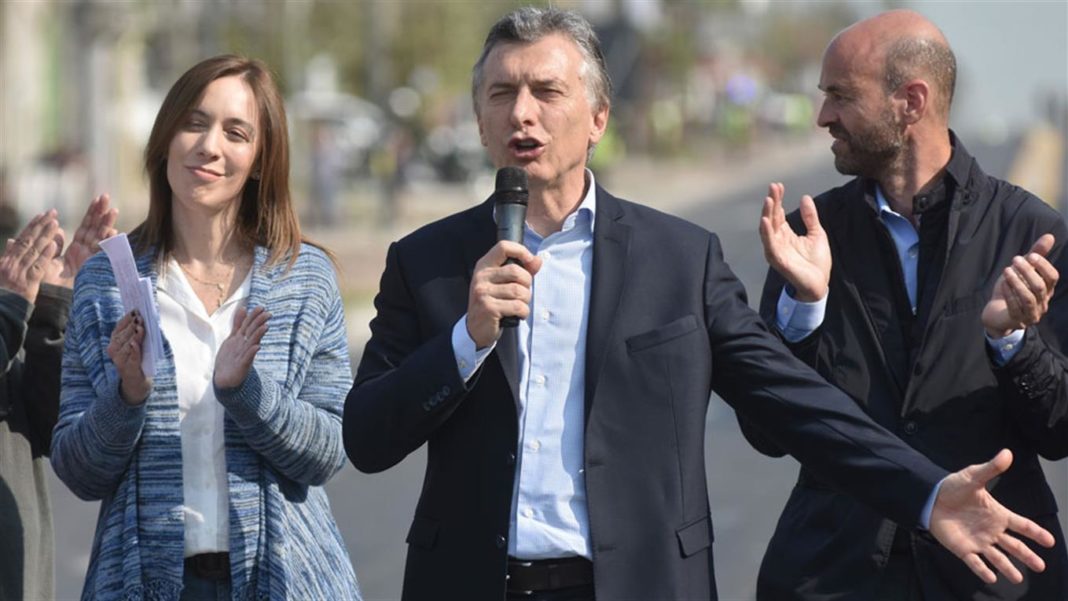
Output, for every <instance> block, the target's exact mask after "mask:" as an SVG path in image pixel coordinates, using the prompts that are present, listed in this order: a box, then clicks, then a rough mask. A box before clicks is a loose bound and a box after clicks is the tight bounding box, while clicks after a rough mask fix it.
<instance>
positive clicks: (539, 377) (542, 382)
mask: <svg viewBox="0 0 1068 601" xmlns="http://www.w3.org/2000/svg"><path fill="white" fill-rule="evenodd" d="M534 381H535V382H537V383H538V384H539V385H540V386H545V376H543V375H541V374H538V375H537V376H534Z"/></svg>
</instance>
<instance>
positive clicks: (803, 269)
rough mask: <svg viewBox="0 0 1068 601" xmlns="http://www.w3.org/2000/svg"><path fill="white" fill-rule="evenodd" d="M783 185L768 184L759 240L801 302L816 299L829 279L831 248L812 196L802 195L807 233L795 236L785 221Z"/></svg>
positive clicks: (775, 268) (823, 290) (772, 262)
mask: <svg viewBox="0 0 1068 601" xmlns="http://www.w3.org/2000/svg"><path fill="white" fill-rule="evenodd" d="M785 191H786V188H785V187H784V186H783V185H782V184H780V183H773V184H770V185H769V186H768V195H767V197H765V198H764V209H763V211H762V212H761V214H760V241H761V242H762V243H763V245H764V258H765V259H767V261H768V265H770V266H771V267H772V269H774V270H775V271H777V272H778V273H779V275H781V276H782V277H783V278H784V279H785V280H786V281H787V282H789V283H790V285H791V286H793V287H794V289H795V290H796V293H795V298H796V299H797V300H799V301H801V302H808V303H811V302H815V301H818V300H820V299H822V298H823V297H825V296H827V288H828V283H829V282H830V281H831V247H830V244H829V243H828V242H827V234H826V233H825V232H824V231H823V227H821V226H820V218H819V214H818V213H817V212H816V204H815V203H814V202H813V201H812V197H811V196H808V195H805V196H802V197H801V220H802V221H803V222H804V224H805V229H806V230H807V232H806V233H805V235H804V236H798V235H797V234H796V233H794V230H793V229H792V228H791V227H790V224H789V223H787V222H786V213H785V211H783V208H782V197H783V194H784V193H785Z"/></svg>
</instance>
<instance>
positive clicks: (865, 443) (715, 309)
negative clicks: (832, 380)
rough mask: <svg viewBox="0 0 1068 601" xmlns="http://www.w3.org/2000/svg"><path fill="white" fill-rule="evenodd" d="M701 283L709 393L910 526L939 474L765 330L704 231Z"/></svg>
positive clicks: (812, 466) (822, 473) (826, 476)
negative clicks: (709, 357)
mask: <svg viewBox="0 0 1068 601" xmlns="http://www.w3.org/2000/svg"><path fill="white" fill-rule="evenodd" d="M705 286H706V291H705V296H706V301H705V320H706V322H707V324H708V326H707V327H708V336H709V342H710V348H711V349H712V365H713V374H712V387H713V389H714V390H715V391H716V392H717V393H718V394H719V395H720V396H721V397H723V399H724V400H725V401H726V402H727V403H728V404H730V405H731V407H733V408H734V410H735V411H737V412H738V414H739V415H741V416H742V417H743V418H744V419H745V420H747V421H748V422H749V424H750V425H751V427H752V428H753V429H755V430H756V431H757V432H759V433H760V434H761V435H763V436H764V437H766V438H767V439H768V440H769V441H771V442H772V443H774V444H775V445H776V446H777V447H778V448H780V449H782V450H784V451H786V452H789V453H790V454H791V455H793V456H794V457H795V458H796V459H797V460H798V461H800V462H801V463H802V464H803V465H804V466H805V467H806V468H808V469H809V470H811V471H812V472H813V473H815V474H816V475H818V476H819V477H820V478H821V479H823V480H825V481H827V482H829V483H831V484H832V485H834V486H835V487H836V488H838V489H839V490H841V491H843V492H845V493H847V494H849V495H851V496H853V497H855V498H856V499H858V500H860V501H862V502H864V503H866V504H867V505H869V506H870V507H872V508H874V509H875V510H877V511H879V512H880V513H881V514H883V515H885V516H886V517H889V518H890V519H892V520H894V521H896V522H898V523H903V524H918V523H920V516H921V512H922V509H923V506H924V504H925V503H926V501H927V499H928V498H929V496H930V494H931V492H932V491H933V490H934V487H935V485H936V484H937V483H938V482H939V481H940V480H941V479H942V478H944V477H945V476H946V475H947V472H946V471H945V470H943V469H942V468H940V467H938V466H936V465H935V464H934V463H932V462H931V461H930V460H929V459H927V458H926V457H924V456H923V455H921V454H920V453H918V452H916V451H915V450H913V449H912V448H911V447H909V446H908V445H906V444H905V443H903V442H902V441H901V440H899V439H898V438H897V437H895V436H894V435H892V434H891V433H890V432H888V431H887V430H886V429H884V428H883V427H881V426H879V425H878V424H876V423H875V422H873V421H872V420H871V418H870V417H868V416H867V415H866V414H865V413H864V412H863V411H862V410H861V409H860V407H858V406H857V404H856V403H855V402H853V400H852V399H850V398H849V397H848V396H846V395H845V393H843V392H841V391H840V390H838V389H837V388H835V387H833V386H831V385H830V384H828V383H827V382H826V381H824V380H823V378H821V377H820V376H819V375H818V374H817V373H816V372H815V371H813V370H812V369H811V368H809V367H808V366H806V365H805V364H804V363H802V362H801V361H800V360H798V359H797V358H796V357H794V356H793V355H792V354H791V353H790V352H789V351H788V350H787V349H786V347H785V346H784V345H783V344H782V342H781V341H779V340H778V339H777V338H776V337H775V336H774V335H772V334H771V333H770V332H769V331H768V329H767V327H766V326H765V324H764V323H763V322H762V321H761V319H760V317H759V316H758V315H757V314H756V313H755V312H753V311H752V310H751V309H750V308H749V306H748V305H747V304H746V297H745V290H744V288H743V287H742V284H741V283H740V282H739V281H738V280H737V278H735V277H734V275H733V274H732V273H731V272H730V269H729V268H728V267H727V265H726V264H725V263H724V262H723V259H722V253H721V252H720V249H719V243H718V241H717V240H716V239H715V237H714V236H713V237H712V241H711V244H710V252H709V257H708V267H707V276H706V283H705Z"/></svg>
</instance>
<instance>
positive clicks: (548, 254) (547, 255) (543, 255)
mask: <svg viewBox="0 0 1068 601" xmlns="http://www.w3.org/2000/svg"><path fill="white" fill-rule="evenodd" d="M541 258H542V259H551V258H553V254H552V253H551V252H549V251H544V252H542V253H541Z"/></svg>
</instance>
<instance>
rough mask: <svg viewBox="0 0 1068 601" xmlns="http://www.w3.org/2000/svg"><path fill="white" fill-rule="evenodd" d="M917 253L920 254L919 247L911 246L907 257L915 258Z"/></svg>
mask: <svg viewBox="0 0 1068 601" xmlns="http://www.w3.org/2000/svg"><path fill="white" fill-rule="evenodd" d="M919 254H920V249H918V248H916V247H915V246H913V247H912V248H910V249H909V258H910V259H915V258H916V256H917V255H919Z"/></svg>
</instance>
